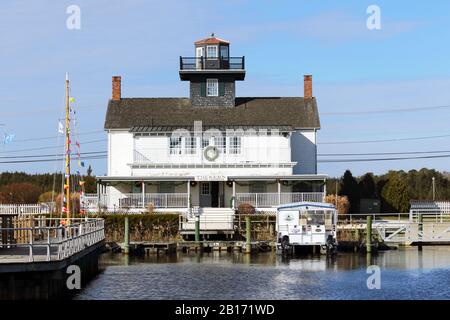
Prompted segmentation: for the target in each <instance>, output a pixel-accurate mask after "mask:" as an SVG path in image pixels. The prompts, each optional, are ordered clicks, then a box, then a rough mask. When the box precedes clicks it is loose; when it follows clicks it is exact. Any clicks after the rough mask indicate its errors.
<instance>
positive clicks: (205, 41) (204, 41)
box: [194, 33, 230, 44]
mask: <svg viewBox="0 0 450 320" xmlns="http://www.w3.org/2000/svg"><path fill="white" fill-rule="evenodd" d="M221 43H225V44H229V43H230V42H228V41H227V40H223V39H219V38H216V37H215V36H214V33H213V34H211V37H209V38H206V39H202V40H199V41H196V42H194V44H221Z"/></svg>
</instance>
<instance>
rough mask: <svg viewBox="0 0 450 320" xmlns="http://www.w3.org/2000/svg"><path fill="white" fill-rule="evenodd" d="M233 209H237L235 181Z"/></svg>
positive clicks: (234, 185) (234, 184) (234, 182)
mask: <svg viewBox="0 0 450 320" xmlns="http://www.w3.org/2000/svg"><path fill="white" fill-rule="evenodd" d="M233 209H236V181H234V180H233Z"/></svg>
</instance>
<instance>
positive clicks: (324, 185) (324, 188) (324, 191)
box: [322, 179, 327, 202]
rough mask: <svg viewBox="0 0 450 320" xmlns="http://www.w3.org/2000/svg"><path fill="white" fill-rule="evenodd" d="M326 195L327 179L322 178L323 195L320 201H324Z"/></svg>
mask: <svg viewBox="0 0 450 320" xmlns="http://www.w3.org/2000/svg"><path fill="white" fill-rule="evenodd" d="M326 196H327V180H325V179H323V197H322V202H325V197H326Z"/></svg>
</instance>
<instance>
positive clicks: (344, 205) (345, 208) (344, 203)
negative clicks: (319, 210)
mask: <svg viewBox="0 0 450 320" xmlns="http://www.w3.org/2000/svg"><path fill="white" fill-rule="evenodd" d="M325 202H327V203H331V204H334V205H336V195H334V194H329V195H327V196H326V197H325ZM337 211H338V213H339V214H348V213H349V211H350V202H349V201H348V198H347V196H338V197H337Z"/></svg>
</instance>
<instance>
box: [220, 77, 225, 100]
mask: <svg viewBox="0 0 450 320" xmlns="http://www.w3.org/2000/svg"><path fill="white" fill-rule="evenodd" d="M224 95H225V82H222V81H220V82H219V96H224Z"/></svg>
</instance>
